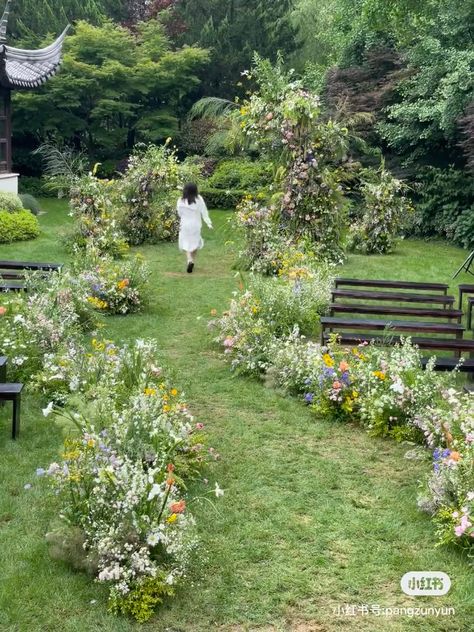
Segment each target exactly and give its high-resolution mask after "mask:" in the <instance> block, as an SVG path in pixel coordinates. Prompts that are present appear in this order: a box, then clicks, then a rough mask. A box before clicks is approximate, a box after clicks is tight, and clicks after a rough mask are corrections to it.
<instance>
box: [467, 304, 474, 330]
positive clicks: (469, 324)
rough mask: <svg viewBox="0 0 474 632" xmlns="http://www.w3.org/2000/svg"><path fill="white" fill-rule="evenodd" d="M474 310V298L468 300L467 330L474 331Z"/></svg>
mask: <svg viewBox="0 0 474 632" xmlns="http://www.w3.org/2000/svg"><path fill="white" fill-rule="evenodd" d="M473 309H474V296H470V297H469V298H468V299H467V328H468V329H472V310H473Z"/></svg>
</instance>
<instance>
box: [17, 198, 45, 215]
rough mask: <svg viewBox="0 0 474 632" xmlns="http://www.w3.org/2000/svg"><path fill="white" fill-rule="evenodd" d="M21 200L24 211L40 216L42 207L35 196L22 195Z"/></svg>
mask: <svg viewBox="0 0 474 632" xmlns="http://www.w3.org/2000/svg"><path fill="white" fill-rule="evenodd" d="M19 198H20V200H21V204H22V206H23V208H24V209H26V210H27V211H30V213H33V215H39V214H40V213H41V205H40V203H39V202H38V200H37V199H36V198H35V197H34V196H33V195H30V194H29V193H20V195H19Z"/></svg>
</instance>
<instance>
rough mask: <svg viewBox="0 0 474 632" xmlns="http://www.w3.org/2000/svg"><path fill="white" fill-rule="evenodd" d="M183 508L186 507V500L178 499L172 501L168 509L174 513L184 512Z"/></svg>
mask: <svg viewBox="0 0 474 632" xmlns="http://www.w3.org/2000/svg"><path fill="white" fill-rule="evenodd" d="M185 509H186V501H185V500H180V501H179V502H177V503H172V504H171V505H170V511H171V513H174V514H181V513H184V510H185Z"/></svg>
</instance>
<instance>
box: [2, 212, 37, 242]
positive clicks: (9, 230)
mask: <svg viewBox="0 0 474 632" xmlns="http://www.w3.org/2000/svg"><path fill="white" fill-rule="evenodd" d="M39 234H40V227H39V224H38V220H37V219H36V217H34V215H32V214H31V213H30V212H29V211H25V210H21V211H17V212H15V213H10V212H9V211H0V244H9V243H11V242H13V241H26V240H28V239H35V238H36V237H38V236H39Z"/></svg>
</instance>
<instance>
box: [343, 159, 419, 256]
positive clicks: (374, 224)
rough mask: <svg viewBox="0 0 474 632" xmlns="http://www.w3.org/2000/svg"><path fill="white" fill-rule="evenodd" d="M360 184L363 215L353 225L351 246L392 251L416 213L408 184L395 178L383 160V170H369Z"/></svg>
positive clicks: (368, 251)
mask: <svg viewBox="0 0 474 632" xmlns="http://www.w3.org/2000/svg"><path fill="white" fill-rule="evenodd" d="M363 176H364V181H363V182H362V185H361V187H360V189H361V194H362V198H363V202H362V204H363V215H362V218H361V219H360V220H359V221H356V222H354V223H353V224H352V225H351V228H350V233H349V239H350V244H349V245H350V247H351V249H352V250H355V251H357V252H363V253H364V254H380V255H383V254H388V253H390V252H392V250H393V248H394V245H395V238H396V237H397V235H399V234H400V231H401V230H402V229H403V228H404V227H406V226H408V224H409V220H410V217H411V215H412V212H413V208H412V207H411V205H410V203H409V201H408V199H407V198H406V197H405V195H404V193H405V192H406V189H407V187H406V185H404V184H403V183H402V182H401V181H400V180H398V179H397V178H394V177H393V176H392V174H391V173H390V172H389V171H387V169H385V165H384V164H383V163H382V165H381V167H380V169H379V170H378V171H375V170H373V169H366V170H365V171H364V172H363Z"/></svg>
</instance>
